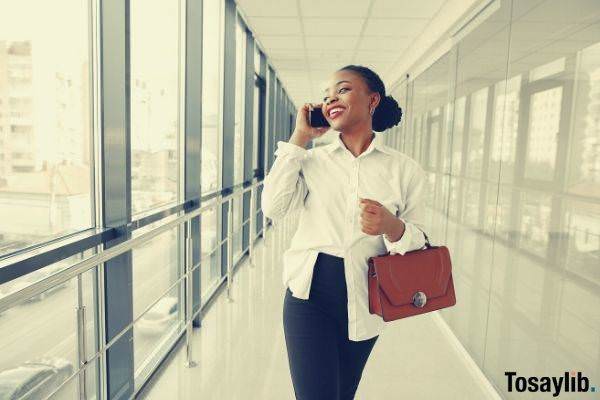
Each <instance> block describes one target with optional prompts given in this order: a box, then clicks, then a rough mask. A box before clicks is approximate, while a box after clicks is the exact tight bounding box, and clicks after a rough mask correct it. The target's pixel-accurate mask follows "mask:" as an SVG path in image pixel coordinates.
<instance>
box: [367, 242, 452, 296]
mask: <svg viewBox="0 0 600 400" xmlns="http://www.w3.org/2000/svg"><path fill="white" fill-rule="evenodd" d="M372 264H373V268H374V270H375V273H376V275H377V281H378V283H379V287H380V288H381V290H382V291H383V293H384V294H385V296H386V297H387V298H388V300H389V302H390V303H391V304H392V305H394V306H400V305H404V304H410V303H412V298H413V295H414V294H415V293H416V292H419V291H421V292H423V293H425V295H426V296H427V297H428V298H435V297H439V296H443V295H444V294H446V291H447V287H448V282H449V280H450V275H451V273H452V265H451V263H450V253H449V252H448V249H447V248H446V247H445V246H436V247H432V248H428V249H424V250H416V251H409V252H406V253H405V254H404V255H400V254H394V255H387V256H379V257H372Z"/></svg>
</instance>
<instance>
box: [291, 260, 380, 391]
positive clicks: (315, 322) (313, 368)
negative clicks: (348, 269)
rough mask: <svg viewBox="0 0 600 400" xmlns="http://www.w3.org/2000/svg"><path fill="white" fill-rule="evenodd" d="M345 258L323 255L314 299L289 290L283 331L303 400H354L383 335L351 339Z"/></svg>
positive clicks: (317, 268) (314, 281) (313, 289)
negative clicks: (366, 366) (367, 364)
mask: <svg viewBox="0 0 600 400" xmlns="http://www.w3.org/2000/svg"><path fill="white" fill-rule="evenodd" d="M347 301H348V294H347V291H346V278H345V275H344V259H343V258H340V257H336V256H333V255H330V254H326V253H319V255H318V257H317V261H316V264H315V270H314V273H313V278H312V284H311V289H310V294H309V298H308V300H303V299H298V298H296V297H293V296H292V292H291V291H290V290H289V289H286V294H285V299H284V302H283V327H284V334H285V342H286V347H287V353H288V361H289V365H290V372H291V374H292V383H293V385H294V392H295V394H296V399H298V400H350V399H354V394H355V393H356V389H357V388H358V384H359V382H360V379H361V376H362V372H363V369H364V367H365V364H366V362H367V359H368V358H369V354H370V353H371V350H372V349H373V346H374V345H375V342H376V341H377V339H378V338H379V336H375V337H374V338H371V339H368V340H363V341H359V342H354V341H351V340H349V339H348V305H347Z"/></svg>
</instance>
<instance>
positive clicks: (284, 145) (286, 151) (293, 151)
mask: <svg viewBox="0 0 600 400" xmlns="http://www.w3.org/2000/svg"><path fill="white" fill-rule="evenodd" d="M307 152H308V150H307V149H305V148H304V147H300V146H298V145H295V144H293V143H289V142H284V141H282V140H280V141H278V142H277V150H275V153H274V154H275V155H276V156H286V155H289V156H291V157H292V158H294V159H301V158H304V157H305V156H306V153H307Z"/></svg>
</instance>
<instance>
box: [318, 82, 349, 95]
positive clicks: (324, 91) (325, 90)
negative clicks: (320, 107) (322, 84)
mask: <svg viewBox="0 0 600 400" xmlns="http://www.w3.org/2000/svg"><path fill="white" fill-rule="evenodd" d="M344 82H346V83H352V82H350V81H339V82H338V83H336V84H335V86H337V85H339V84H340V83H344ZM327 89H329V88H325V89H324V90H323V93H327Z"/></svg>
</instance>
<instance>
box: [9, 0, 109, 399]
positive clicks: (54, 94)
mask: <svg viewBox="0 0 600 400" xmlns="http://www.w3.org/2000/svg"><path fill="white" fill-rule="evenodd" d="M6 3H7V2H4V3H2V4H0V260H7V259H10V256H11V255H13V256H15V253H16V252H19V251H23V252H24V254H29V253H25V250H26V249H27V248H29V247H32V246H37V245H43V244H44V243H46V242H49V241H51V240H53V239H61V238H65V237H67V236H70V235H71V234H74V233H76V232H79V231H83V230H85V229H87V228H91V227H93V226H94V225H95V223H94V219H95V212H94V194H95V190H94V181H93V179H92V176H93V170H94V169H93V165H94V158H93V156H92V144H93V139H92V128H91V127H92V103H93V100H92V99H93V97H92V84H91V64H92V62H91V58H90V48H91V37H90V35H89V29H90V21H89V18H88V13H89V9H88V3H86V2H81V1H77V0H73V1H69V0H61V1H58V2H53V3H45V2H44V3H39V2H36V1H18V2H9V4H6ZM33 10H35V11H33ZM67 14H68V15H70V16H71V17H72V18H69V19H68V20H65V19H64V15H67ZM56 21H63V23H61V24H56ZM57 44H60V45H57ZM85 255H86V256H87V255H89V254H85ZM16 256H17V257H18V254H17V255H16ZM83 256H84V254H79V255H76V256H74V257H71V258H69V259H65V260H62V261H60V262H56V263H53V264H51V265H48V266H46V268H44V269H39V270H36V271H34V272H32V273H30V274H27V275H25V276H23V277H20V278H18V279H15V280H13V281H11V282H7V283H4V284H0V299H1V298H4V297H6V296H8V295H10V294H14V293H15V292H18V291H21V290H23V289H25V288H27V287H29V286H31V285H32V284H34V283H37V282H39V281H41V280H43V279H45V278H47V277H49V276H50V275H52V274H55V273H57V272H59V271H61V270H64V269H65V268H67V267H69V266H70V265H71V264H73V263H74V262H77V261H79V260H81V259H82V258H83ZM95 279H96V270H95V269H93V270H89V271H87V272H86V273H85V274H83V275H81V276H80V277H79V279H78V278H73V279H70V280H68V281H66V282H63V283H62V284H60V285H57V286H55V287H53V288H51V289H50V290H46V291H45V292H42V293H40V294H37V295H34V296H30V297H28V298H26V299H24V300H23V301H21V302H20V303H19V304H17V305H16V306H14V307H13V308H11V309H9V310H5V311H2V312H0V354H1V356H0V397H2V398H4V396H3V395H4V394H5V393H7V392H8V393H10V391H13V390H14V391H15V392H16V393H17V395H19V394H24V385H23V383H24V382H25V378H26V377H30V378H31V379H36V378H38V379H39V378H40V377H43V378H45V381H44V382H45V385H43V387H38V388H35V389H33V390H32V392H31V395H32V396H34V397H38V398H42V397H44V396H47V395H50V394H52V393H53V392H54V391H56V390H57V389H59V387H60V386H61V385H63V384H64V386H62V389H60V391H59V392H58V393H57V395H56V396H55V398H58V399H70V398H76V397H77V394H78V390H77V389H78V386H77V385H78V382H77V380H75V379H71V380H70V381H68V382H67V383H65V382H66V381H67V379H68V378H69V377H71V376H72V374H73V373H74V372H75V370H76V369H77V368H78V365H79V362H80V359H81V358H80V356H82V354H79V353H78V351H77V349H78V335H77V317H78V314H77V313H78V309H79V308H81V307H87V308H88V310H89V311H88V313H87V315H86V324H85V326H86V328H87V329H86V336H87V343H86V347H85V349H84V353H85V355H87V356H91V355H92V354H95V352H96V350H97V344H98V336H97V329H98V326H97V324H96V314H95V312H94V309H95V307H94V297H93V293H94V284H95ZM96 373H97V364H96V363H92V365H91V368H90V369H89V370H88V373H87V374H86V375H85V377H84V378H82V381H83V380H85V383H86V385H87V387H88V389H89V390H90V392H89V393H90V394H93V393H95V391H96V388H97V387H98V380H97V376H96ZM7 377H12V379H11V380H8V379H7ZM90 398H91V397H90Z"/></svg>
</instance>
